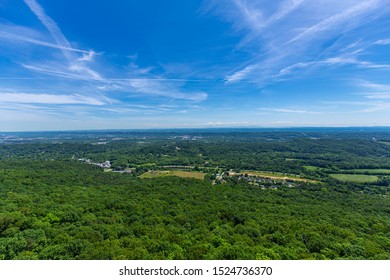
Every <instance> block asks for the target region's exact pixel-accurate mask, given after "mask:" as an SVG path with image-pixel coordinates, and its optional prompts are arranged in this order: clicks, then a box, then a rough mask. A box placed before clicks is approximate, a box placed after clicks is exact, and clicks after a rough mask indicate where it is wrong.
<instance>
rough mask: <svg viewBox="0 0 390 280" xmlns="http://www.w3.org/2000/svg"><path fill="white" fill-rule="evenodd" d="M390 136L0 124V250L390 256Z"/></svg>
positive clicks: (63, 255)
mask: <svg viewBox="0 0 390 280" xmlns="http://www.w3.org/2000/svg"><path fill="white" fill-rule="evenodd" d="M69 135H70V136H69ZM91 135H92V136H91ZM389 144H390V132H389V133H388V132H386V131H376V132H373V131H368V132H355V131H353V132H340V131H335V132H329V131H325V132H324V131H319V132H318V131H313V132H308V131H305V132H304V133H303V132H296V131H293V132H291V131H281V132H280V131H279V132H275V131H273V132H263V131H255V132H253V131H249V132H248V131H244V132H225V131H223V132H221V131H218V132H209V131H206V132H199V131H195V132H188V131H185V132H182V131H177V132H171V133H163V132H155V133H130V132H129V133H122V134H120V133H119V132H118V133H113V132H110V133H103V132H96V133H95V134H91V133H88V134H77V133H75V134H73V135H72V134H67V135H52V134H46V135H43V136H42V135H39V136H37V135H8V134H3V135H2V136H1V137H0V159H1V161H0V259H144V260H147V259H225V260H228V259H390V198H389V196H388V194H389V190H390V187H389V182H390V158H389V156H390V145H389ZM200 174H201V175H200Z"/></svg>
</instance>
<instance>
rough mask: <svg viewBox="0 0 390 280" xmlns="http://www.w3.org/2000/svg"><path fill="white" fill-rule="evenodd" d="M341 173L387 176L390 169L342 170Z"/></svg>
mask: <svg viewBox="0 0 390 280" xmlns="http://www.w3.org/2000/svg"><path fill="white" fill-rule="evenodd" d="M342 172H346V173H347V172H348V173H349V172H352V173H361V174H363V173H367V174H374V175H375V174H377V175H387V174H390V169H348V170H343V171H342Z"/></svg>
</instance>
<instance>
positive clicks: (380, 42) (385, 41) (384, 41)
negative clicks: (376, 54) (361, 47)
mask: <svg viewBox="0 0 390 280" xmlns="http://www.w3.org/2000/svg"><path fill="white" fill-rule="evenodd" d="M375 44H376V45H390V39H382V40H378V41H376V42H375Z"/></svg>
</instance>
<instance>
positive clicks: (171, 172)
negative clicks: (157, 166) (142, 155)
mask: <svg viewBox="0 0 390 280" xmlns="http://www.w3.org/2000/svg"><path fill="white" fill-rule="evenodd" d="M205 175H206V173H202V172H191V171H180V170H153V171H148V172H145V173H144V174H142V175H141V176H139V177H140V178H141V179H145V178H155V177H164V176H178V177H183V178H195V179H199V180H203V179H204V176H205Z"/></svg>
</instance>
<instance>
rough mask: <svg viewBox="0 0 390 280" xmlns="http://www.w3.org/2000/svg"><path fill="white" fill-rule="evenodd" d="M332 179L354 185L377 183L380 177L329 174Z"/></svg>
mask: <svg viewBox="0 0 390 280" xmlns="http://www.w3.org/2000/svg"><path fill="white" fill-rule="evenodd" d="M329 176H330V177H331V178H334V179H337V180H339V181H343V182H353V183H375V182H376V181H378V177H377V176H374V175H361V174H329Z"/></svg>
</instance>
